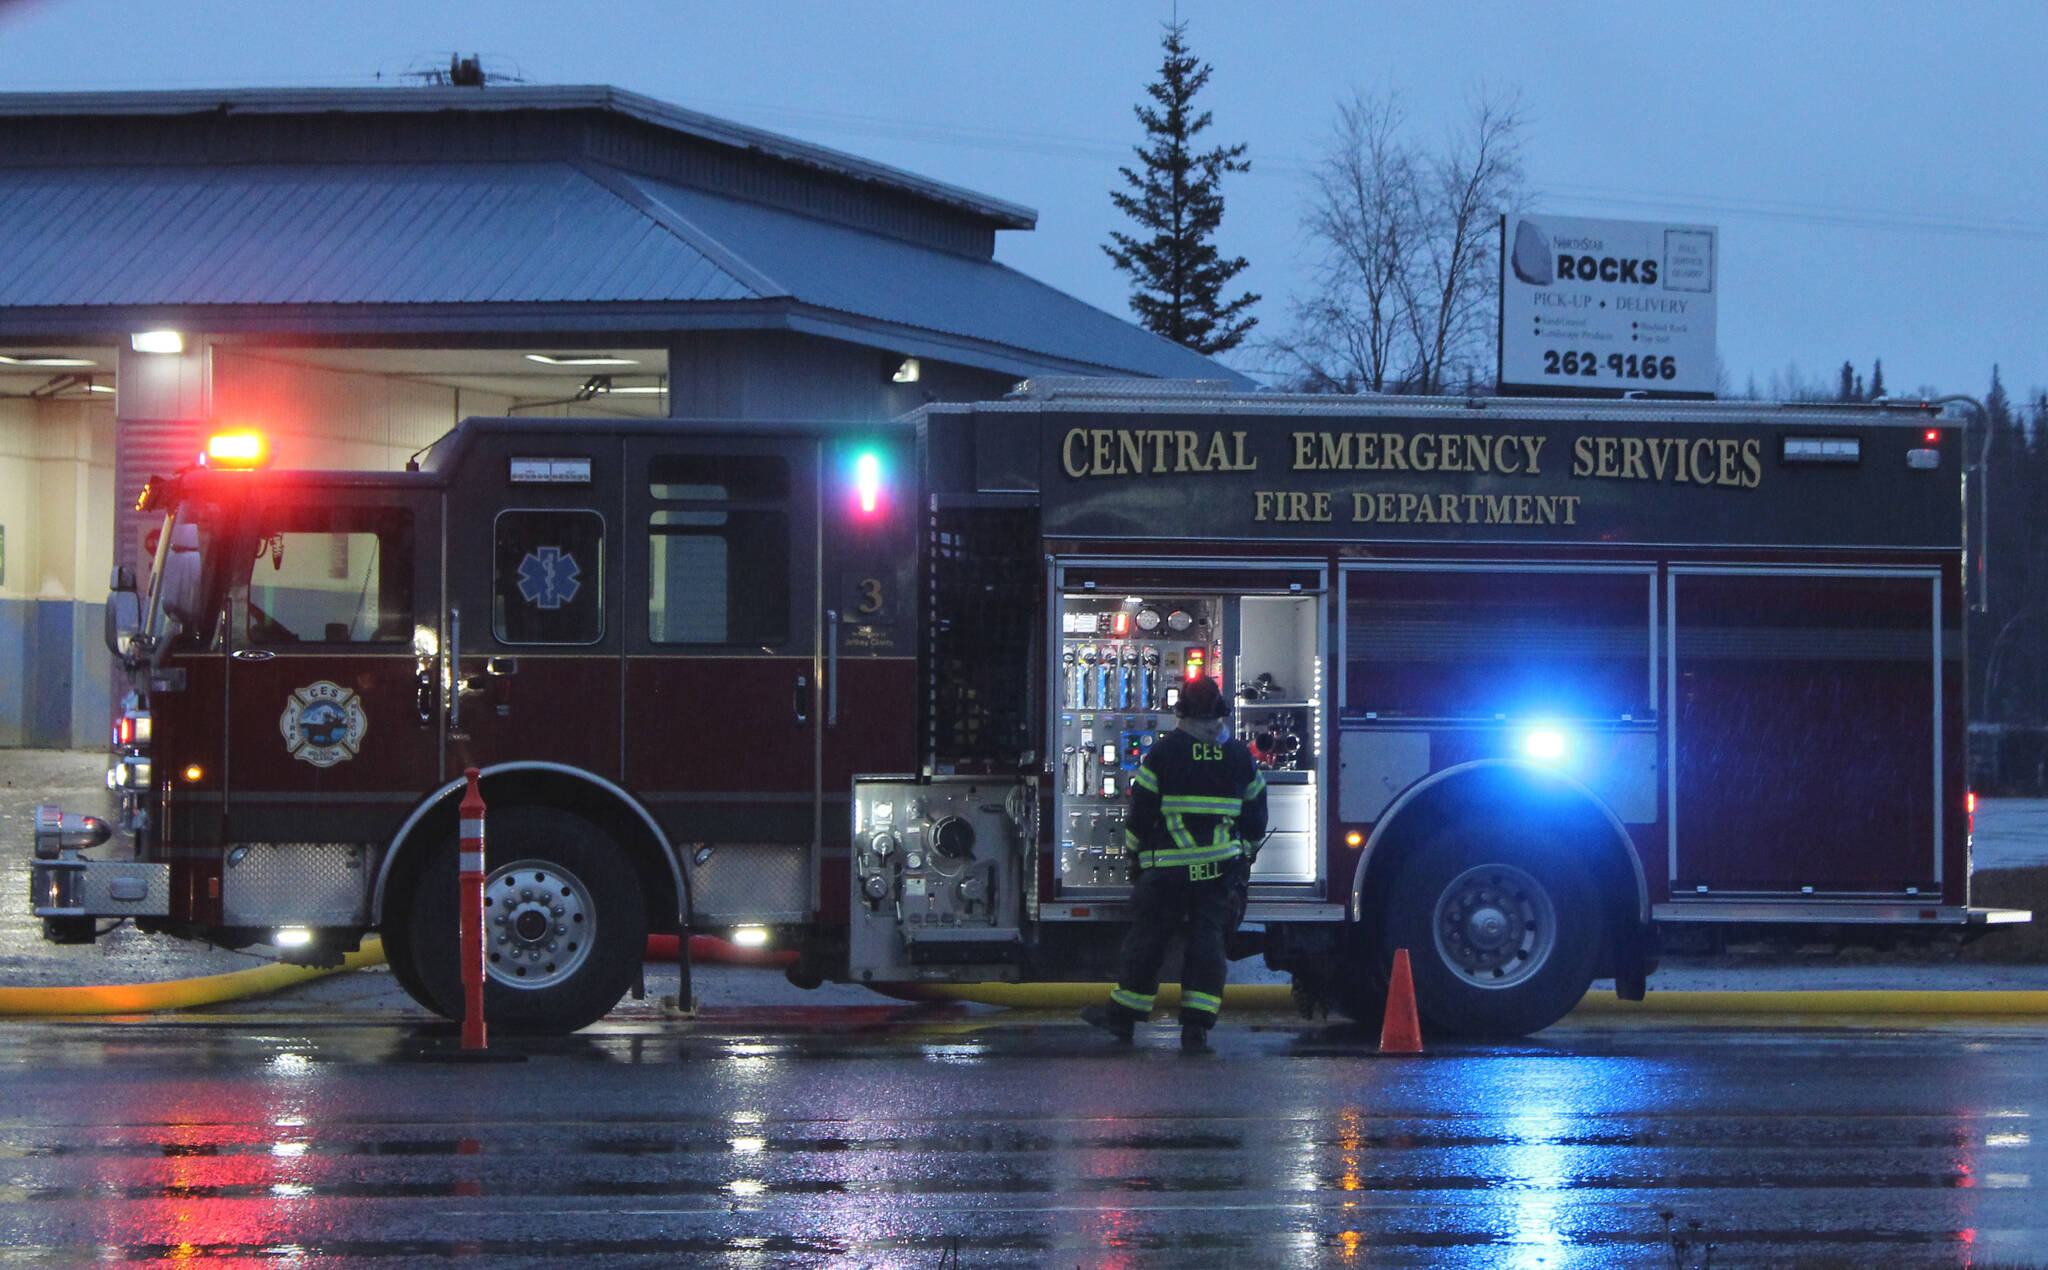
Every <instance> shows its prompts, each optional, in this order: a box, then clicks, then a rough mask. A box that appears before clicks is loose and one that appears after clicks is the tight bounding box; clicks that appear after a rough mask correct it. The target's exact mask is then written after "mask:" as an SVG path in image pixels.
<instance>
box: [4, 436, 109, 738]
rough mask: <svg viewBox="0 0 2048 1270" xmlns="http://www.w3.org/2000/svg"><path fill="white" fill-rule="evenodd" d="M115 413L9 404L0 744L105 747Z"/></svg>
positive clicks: (5, 468) (5, 470)
mask: <svg viewBox="0 0 2048 1270" xmlns="http://www.w3.org/2000/svg"><path fill="white" fill-rule="evenodd" d="M113 476H114V411H113V407H112V404H111V403H109V402H104V401H100V400H93V399H75V400H62V401H52V400H42V399H27V398H19V397H14V398H4V399H0V745H5V746H31V747H38V748H66V747H74V746H87V747H92V746H98V745H101V744H104V743H105V737H106V724H107V717H108V713H109V702H108V692H109V688H108V685H109V683H110V682H111V676H110V675H109V667H108V664H107V663H108V657H107V654H106V650H105V646H104V644H103V643H102V640H101V630H100V627H101V621H102V614H103V613H104V611H105V601H106V586H107V572H108V569H109V567H110V566H111V564H112V562H113V525H114V509H113V485H114V480H113Z"/></svg>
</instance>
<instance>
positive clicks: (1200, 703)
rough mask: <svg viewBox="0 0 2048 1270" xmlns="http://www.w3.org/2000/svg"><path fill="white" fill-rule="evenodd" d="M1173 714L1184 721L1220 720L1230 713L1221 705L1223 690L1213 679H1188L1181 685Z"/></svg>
mask: <svg viewBox="0 0 2048 1270" xmlns="http://www.w3.org/2000/svg"><path fill="white" fill-rule="evenodd" d="M1173 712H1174V713H1175V714H1177V715H1179V716H1181V717H1182V718H1184V719H1220V718H1222V717H1223V716H1224V715H1226V714H1228V713H1230V711H1229V708H1228V707H1227V706H1225V705H1224V703H1223V689H1221V688H1219V687H1218V686H1217V685H1216V681H1215V680H1214V679H1210V678H1207V677H1204V678H1201V679H1190V680H1188V681H1187V683H1185V684H1183V685H1181V690H1180V700H1179V701H1176V702H1175V703H1174V706H1173Z"/></svg>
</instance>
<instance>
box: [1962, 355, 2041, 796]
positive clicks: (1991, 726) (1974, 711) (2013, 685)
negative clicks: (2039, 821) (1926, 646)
mask: <svg viewBox="0 0 2048 1270" xmlns="http://www.w3.org/2000/svg"><path fill="white" fill-rule="evenodd" d="M1972 413H1973V415H1974V416H1975V417H1974V418H1972V420H1971V427H1970V428H1969V429H1968V430H1967V433H1968V436H1967V441H1966V444H1967V446H1968V447H1969V448H1970V450H1971V453H1970V454H1969V456H1968V461H1969V462H1970V463H1971V464H1972V467H1971V468H1970V473H1971V477H1972V479H1973V480H1976V481H1980V482H1981V483H1982V484H1981V488H1980V489H1976V490H1973V491H1972V500H1971V501H1972V507H1971V512H1970V541H1971V542H1972V544H1973V545H1974V544H1978V543H1981V544H1982V545H1981V550H1979V551H1978V553H1977V554H1976V556H1975V557H1973V559H1972V561H1971V569H1970V572H1971V575H1972V576H1971V578H1970V580H1969V591H1970V596H1971V600H1972V611H1971V613H1970V622H1969V629H1968V640H1969V665H1970V720H1971V723H1972V732H1973V735H1972V737H1971V751H1970V757H1971V762H1972V765H1973V767H1975V768H1976V770H1975V771H1974V772H1973V773H1972V786H1973V787H1974V788H1976V789H1978V790H1979V791H1980V792H1985V793H2008V794H2022V793H2024V794H2048V392H2043V391H2041V390H2039V389H2037V390H2035V392H2034V394H2033V396H2032V398H2031V399H2030V400H2028V401H2026V402H2025V403H2023V404H2015V403H2014V402H2013V401H2012V399H2011V398H2010V397H2009V396H2008V395H2007V393H2006V389H2005V384H2004V382H2003V380H2002V378H2001V377H2000V374H1999V370H1998V368H1997V367H1996V366H1994V367H1992V368H1991V387H1990V388H1989V389H1988V390H1987V391H1986V392H1985V394H1984V396H1983V410H1982V412H1981V413H1979V412H1974V411H1973V412H1972ZM1978 496H1982V498H1983V500H1984V501H1983V503H1982V504H1981V506H1980V505H1979V504H1977V502H1976V500H1977V498H1978Z"/></svg>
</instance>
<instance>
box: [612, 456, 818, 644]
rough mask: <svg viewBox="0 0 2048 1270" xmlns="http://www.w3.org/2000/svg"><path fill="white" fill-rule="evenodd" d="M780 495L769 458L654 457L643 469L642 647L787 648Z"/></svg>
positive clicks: (784, 484) (778, 468)
mask: <svg viewBox="0 0 2048 1270" xmlns="http://www.w3.org/2000/svg"><path fill="white" fill-rule="evenodd" d="M789 490H790V481H789V464H788V462H787V461H786V460H785V459H783V458H781V457H780V456H777V455H760V454H744V455H717V454H694V455H664V456H659V457H657V458H655V459H654V460H653V462H651V463H650V464H649V465H648V493H649V494H651V495H652V496H653V498H654V499H655V500H656V505H655V508H654V510H653V511H652V512H651V513H650V515H649V516H648V522H647V539H648V541H647V561H648V578H647V586H648V594H647V637H648V639H649V640H651V641H652V642H654V643H656V644H700V645H724V646H734V645H752V646H756V647H774V646H776V645H780V644H786V643H788V642H789V512H788V508H787V504H788V501H789Z"/></svg>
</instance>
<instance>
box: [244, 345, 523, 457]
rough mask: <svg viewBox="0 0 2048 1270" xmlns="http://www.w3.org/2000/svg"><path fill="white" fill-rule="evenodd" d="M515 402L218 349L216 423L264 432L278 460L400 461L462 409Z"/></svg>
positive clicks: (493, 409)
mask: <svg viewBox="0 0 2048 1270" xmlns="http://www.w3.org/2000/svg"><path fill="white" fill-rule="evenodd" d="M511 405H512V398H510V397H501V396H497V395H495V394H491V393H480V392H474V391H461V392H458V391H457V390H455V389H453V388H446V387H442V386H441V385H439V384H426V383H417V382H414V381H412V380H406V379H395V378H392V377H390V376H386V375H368V374H353V373H350V372H347V371H334V370H325V369H321V368H318V367H311V366H304V365H300V364H297V363H293V362H285V361H279V360H276V359H274V358H270V357H266V356H264V355H263V354H262V353H261V352H260V351H250V350H243V349H229V348H215V349H214V350H213V397H212V421H213V423H214V425H215V426H216V427H219V428H228V427H237V426H246V427H251V428H255V429H258V430H259V431H261V432H263V433H264V434H265V435H267V436H269V437H270V440H271V447H272V449H271V462H272V465H273V466H275V467H280V468H346V469H352V470H377V471H390V470H396V469H400V468H403V467H404V466H405V461H406V460H407V459H408V458H410V457H412V455H413V454H415V453H417V452H418V451H419V450H421V449H424V448H425V447H427V446H429V445H431V444H433V443H434V441H435V440H436V439H437V438H438V437H440V436H441V434H442V433H444V432H446V431H448V430H449V429H450V428H452V427H454V426H455V425H456V424H457V423H459V422H461V421H462V419H463V418H464V417H466V416H468V415H499V414H504V413H505V412H506V411H507V410H508V409H509V408H510V407H511Z"/></svg>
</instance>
